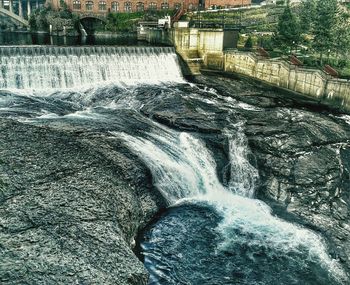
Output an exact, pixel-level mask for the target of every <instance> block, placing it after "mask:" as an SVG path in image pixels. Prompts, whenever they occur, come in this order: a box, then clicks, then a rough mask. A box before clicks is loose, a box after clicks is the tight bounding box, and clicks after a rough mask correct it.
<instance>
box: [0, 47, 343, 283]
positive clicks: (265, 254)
mask: <svg viewBox="0 0 350 285" xmlns="http://www.w3.org/2000/svg"><path fill="white" fill-rule="evenodd" d="M0 66H1V67H0V116H1V117H2V118H9V119H11V120H16V121H19V122H21V123H24V124H27V125H34V126H39V127H43V128H52V129H54V130H57V132H59V131H60V130H63V129H72V130H79V131H81V132H86V133H94V134H96V133H98V134H99V135H100V136H103V137H105V138H108V139H109V140H117V141H119V142H121V143H122V144H123V145H124V146H125V147H127V148H128V149H129V150H130V151H131V152H132V153H133V154H134V155H136V156H137V157H138V158H139V159H140V161H142V162H143V163H144V165H146V167H147V168H148V169H149V170H150V172H151V174H152V181H153V185H154V187H155V189H156V190H157V191H159V192H160V193H161V195H162V196H163V197H164V199H165V201H166V203H167V205H168V208H167V209H166V210H165V211H164V212H163V213H161V214H160V215H159V216H158V218H157V219H155V220H154V221H153V222H152V223H150V224H149V225H148V226H147V227H146V228H145V229H144V230H143V231H142V232H141V233H140V236H139V240H138V242H139V245H138V248H139V251H140V252H139V255H140V256H141V259H142V260H143V262H144V265H145V266H146V268H147V270H148V271H149V273H150V279H149V284H208V285H209V284H212V285H214V284H217V285H219V284H315V285H316V284H345V283H346V282H347V281H346V280H347V279H346V278H347V277H346V272H345V271H344V269H343V268H342V266H341V264H340V263H339V262H338V261H337V260H335V259H334V258H333V257H332V256H331V255H330V253H329V248H328V245H327V243H326V242H325V240H324V239H323V237H322V236H321V235H319V234H318V233H316V232H314V231H312V230H310V229H307V228H305V227H303V226H300V225H298V224H296V223H291V222H287V221H285V220H283V219H281V218H279V217H277V216H276V215H274V214H273V212H272V210H271V208H270V207H269V206H268V205H267V204H266V203H264V202H263V201H261V200H259V199H256V198H255V197H256V195H255V191H256V188H257V185H258V184H259V171H258V169H257V167H256V165H255V164H254V159H253V158H252V154H251V150H250V149H249V146H248V143H247V138H246V137H245V134H244V131H243V129H244V120H243V119H242V118H240V117H239V116H236V114H235V110H240V109H246V110H250V111H252V112H262V110H261V109H259V108H258V107H255V106H251V105H248V104H246V103H242V102H239V101H237V100H235V99H232V98H227V97H224V96H221V95H220V94H219V93H218V92H217V91H216V90H215V89H213V88H209V87H206V86H203V85H201V86H198V85H196V84H193V83H190V82H187V81H186V80H185V79H184V78H183V76H182V74H181V70H180V66H179V63H178V59H177V56H176V54H175V52H174V50H173V49H172V48H166V47H162V48H160V47H39V46H38V47H2V48H0ZM177 100H184V101H186V104H188V105H189V106H191V108H192V109H193V112H194V113H196V112H199V113H201V114H202V115H203V114H204V116H205V117H206V118H207V119H208V122H210V120H212V118H213V116H214V112H217V113H218V112H219V113H223V114H224V116H223V122H222V128H221V130H220V131H219V133H220V136H221V137H223V138H224V140H225V141H227V144H226V145H227V150H226V154H227V155H226V157H222V156H220V155H219V154H218V153H216V151H215V148H214V147H212V146H210V139H207V137H208V136H209V135H207V134H203V133H201V131H198V132H193V131H192V130H188V131H185V130H184V129H176V128H173V127H170V126H169V124H166V123H165V122H163V121H162V120H159V119H157V118H156V117H155V116H153V115H152V114H149V113H152V112H150V111H149V110H152V108H156V107H157V106H158V105H159V104H160V103H161V102H162V103H164V102H171V103H169V104H168V107H169V108H170V109H171V108H174V109H176V108H178V106H177ZM211 106H215V109H211ZM213 108H214V107H213ZM145 110H146V111H145ZM147 110H148V111H147ZM163 112H164V113H167V112H168V110H163ZM179 112H180V113H181V108H180V107H179ZM169 120H170V121H171V116H170V119H169ZM193 122H194V124H195V123H196V118H195V117H194V118H193ZM189 124H191V122H190V123H189Z"/></svg>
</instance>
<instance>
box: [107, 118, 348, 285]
mask: <svg viewBox="0 0 350 285" xmlns="http://www.w3.org/2000/svg"><path fill="white" fill-rule="evenodd" d="M155 126H157V128H156V130H154V131H152V132H149V133H145V134H143V135H142V137H141V136H138V137H137V136H132V135H129V134H126V133H117V132H115V133H112V134H113V136H114V137H117V138H118V139H121V140H122V141H123V142H124V143H125V144H126V145H127V146H128V147H129V148H130V150H131V151H133V152H134V153H135V154H136V155H138V156H139V157H140V158H141V159H142V160H143V161H144V162H145V164H146V165H148V167H149V169H150V170H151V172H152V175H153V179H154V184H155V186H156V187H157V188H158V189H159V191H160V192H161V193H162V195H163V196H164V197H165V198H166V199H167V201H168V202H169V204H170V205H174V204H177V203H183V202H187V203H198V202H200V203H203V202H204V203H206V204H209V205H211V206H213V207H214V208H215V209H216V210H217V212H218V213H220V215H221V216H222V221H221V223H220V224H219V225H218V228H217V229H216V230H217V232H219V233H220V235H221V236H222V237H223V242H222V243H221V244H219V245H218V250H225V249H229V248H231V247H234V246H239V245H242V246H244V243H249V244H250V245H257V246H259V247H261V248H264V249H265V250H268V251H270V252H271V253H272V254H273V253H274V252H276V251H279V252H282V253H283V255H285V256H287V257H288V256H289V255H290V256H293V255H294V254H298V253H300V252H306V253H307V254H308V256H309V259H310V260H314V261H315V262H318V263H320V264H321V266H322V267H324V268H325V269H326V270H328V271H329V272H330V274H331V275H333V276H334V277H335V278H337V279H339V280H342V279H344V278H346V277H345V276H346V275H345V273H344V272H343V270H342V268H341V266H340V265H339V264H338V262H337V261H336V260H334V259H332V258H331V257H330V256H329V255H328V253H327V246H326V244H325V242H324V240H323V239H322V238H321V237H320V236H319V235H317V234H316V233H314V232H313V231H310V230H308V229H305V228H303V227H301V226H298V225H296V224H293V223H288V222H286V221H284V220H282V219H280V218H278V217H276V216H274V215H272V211H271V209H270V207H269V206H268V205H266V204H265V203H264V202H262V201H260V200H257V199H252V198H251V197H252V196H253V192H252V191H253V188H254V181H256V179H257V170H256V169H255V168H254V167H253V166H252V165H250V164H249V162H248V158H247V155H248V148H247V144H246V140H245V139H244V135H243V134H242V133H240V132H238V134H236V135H235V136H233V135H230V136H229V138H230V140H231V141H230V160H231V162H230V166H231V176H232V177H231V182H230V183H228V186H227V187H225V186H223V185H222V184H221V183H220V180H219V179H218V177H217V171H216V163H215V160H214V158H213V155H212V154H211V152H210V151H209V150H208V149H207V148H206V146H205V143H204V142H203V141H201V140H200V139H198V138H196V137H194V136H193V135H191V134H188V133H184V132H176V131H174V130H170V129H168V128H165V127H163V126H160V125H159V124H156V125H155ZM244 187H247V189H244ZM240 188H241V189H240ZM242 188H243V189H242ZM238 232H239V234H238ZM242 236H243V237H246V239H244V238H243V239H242ZM291 258H293V257H291Z"/></svg>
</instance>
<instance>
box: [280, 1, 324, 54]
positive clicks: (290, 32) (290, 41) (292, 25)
mask: <svg viewBox="0 0 350 285" xmlns="http://www.w3.org/2000/svg"><path fill="white" fill-rule="evenodd" d="M326 1H327V0H326ZM299 40H300V25H299V23H298V21H297V18H296V17H295V15H294V14H293V13H292V11H291V9H290V7H289V5H287V7H286V8H285V9H284V11H283V14H282V15H281V16H280V18H279V20H278V26H277V33H276V35H275V42H276V43H277V44H278V45H279V46H280V47H281V48H282V49H283V50H286V49H287V48H289V49H290V50H291V49H292V47H293V46H294V45H296V44H297V43H298V42H299Z"/></svg>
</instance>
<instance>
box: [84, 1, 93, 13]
mask: <svg viewBox="0 0 350 285" xmlns="http://www.w3.org/2000/svg"><path fill="white" fill-rule="evenodd" d="M85 9H86V11H92V10H93V9H94V2H92V1H86V3H85Z"/></svg>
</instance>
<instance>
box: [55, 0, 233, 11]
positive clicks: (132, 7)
mask: <svg viewBox="0 0 350 285" xmlns="http://www.w3.org/2000/svg"><path fill="white" fill-rule="evenodd" d="M231 1H232V0H231ZM64 2H66V4H67V5H68V8H69V9H70V10H71V11H73V12H77V13H84V14H86V13H91V14H106V13H109V12H112V13H123V12H124V13H125V12H141V11H146V10H162V9H164V10H169V9H171V10H173V9H180V8H181V5H183V6H184V8H185V9H186V10H195V9H197V7H198V3H199V0H64ZM59 3H60V0H52V1H51V5H52V6H53V8H54V9H58V8H59V7H60V4H59Z"/></svg>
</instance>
